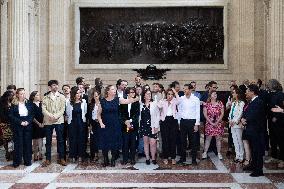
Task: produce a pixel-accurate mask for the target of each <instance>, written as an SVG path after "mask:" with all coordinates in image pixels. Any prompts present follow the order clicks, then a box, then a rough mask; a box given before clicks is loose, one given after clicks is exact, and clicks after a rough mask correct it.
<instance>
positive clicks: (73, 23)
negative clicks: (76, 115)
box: [50, 0, 254, 90]
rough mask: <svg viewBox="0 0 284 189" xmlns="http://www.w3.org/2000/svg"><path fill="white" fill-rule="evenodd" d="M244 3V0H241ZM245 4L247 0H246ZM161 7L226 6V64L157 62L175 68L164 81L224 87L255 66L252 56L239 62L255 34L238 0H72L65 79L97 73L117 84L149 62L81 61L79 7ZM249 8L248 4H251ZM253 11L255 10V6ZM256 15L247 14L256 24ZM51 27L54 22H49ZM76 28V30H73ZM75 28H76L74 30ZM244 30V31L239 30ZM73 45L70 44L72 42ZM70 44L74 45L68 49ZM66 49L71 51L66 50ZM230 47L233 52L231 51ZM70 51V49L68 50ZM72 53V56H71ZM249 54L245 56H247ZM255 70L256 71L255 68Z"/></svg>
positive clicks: (96, 74) (131, 76)
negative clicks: (242, 20)
mask: <svg viewBox="0 0 284 189" xmlns="http://www.w3.org/2000/svg"><path fill="white" fill-rule="evenodd" d="M242 3H244V2H242ZM244 4H245V3H244ZM141 6H142V7H161V6H173V7H176V6H193V7H194V6H211V7H214V6H217V7H223V8H224V9H223V10H224V20H223V22H224V39H225V40H224V46H225V48H224V64H221V65H214V64H213V65H208V64H206V65H202V64H199V65H197V64H191V65H190V66H188V67H187V66H185V65H170V66H172V67H170V66H168V65H165V64H160V65H157V67H158V68H171V69H172V70H171V71H170V72H168V73H167V76H166V77H167V79H166V80H162V81H161V82H162V83H164V84H167V83H169V82H170V81H173V80H179V81H180V82H181V83H182V84H184V83H186V82H188V81H190V80H196V81H197V82H198V83H199V86H200V88H199V90H203V85H204V84H205V83H206V82H208V81H209V80H212V79H214V80H216V81H218V83H219V84H220V88H221V89H222V90H225V89H227V88H228V81H230V80H231V79H237V80H238V81H241V80H243V78H244V77H243V75H241V74H242V72H244V73H245V74H246V73H248V72H249V70H251V69H253V65H254V62H253V58H252V59H249V61H247V64H248V65H249V66H247V67H243V66H240V62H239V59H238V58H237V57H239V56H242V55H240V54H239V53H240V49H241V48H242V46H243V44H246V45H250V46H251V45H252V46H253V38H251V33H253V29H251V28H246V27H243V28H242V26H241V25H240V24H239V22H238V20H239V15H240V14H245V13H244V11H243V10H241V8H240V2H239V1H230V2H229V1H226V0H211V1H160V0H158V1H131V2H128V3H125V2H123V1H115V2H114V1H113V2H108V3H105V2H103V1H95V2H94V1H87V0H77V1H71V2H70V6H68V12H67V13H66V14H67V16H66V19H68V20H69V23H70V25H68V27H67V29H71V32H68V34H67V37H66V40H67V41H66V42H65V43H66V44H68V49H65V52H64V53H65V56H66V55H67V61H66V63H65V66H64V69H65V73H66V77H65V80H64V81H63V82H65V83H69V84H74V78H76V77H77V76H80V75H81V76H83V77H85V78H86V80H87V81H89V82H90V83H93V79H94V78H95V77H100V78H102V79H103V80H104V81H105V82H104V83H105V84H114V83H115V81H116V80H117V79H119V78H125V79H127V80H129V81H132V80H133V78H134V76H135V75H136V72H134V71H132V69H135V68H145V67H146V65H145V64H143V65H141V64H135V65H111V66H110V65H82V64H79V62H78V60H79V59H78V57H79V56H78V55H79V41H80V35H79V34H80V25H79V23H80V20H79V19H80V18H79V15H80V14H79V8H80V7H96V8H97V7H141ZM248 8H249V7H248ZM251 11H252V14H254V12H253V10H251ZM253 19H254V18H250V17H247V18H246V20H247V21H248V23H252V24H253ZM50 27H52V26H50ZM73 28H74V30H73ZM72 30H73V31H74V32H72ZM239 30H241V31H239ZM239 32H243V33H244V34H243V35H245V36H249V37H247V38H250V40H249V41H245V42H243V41H241V40H240V39H239V37H238V33H239ZM69 45H70V46H69ZM69 47H70V48H71V49H69ZM245 49H246V50H245V51H252V52H253V49H252V50H250V49H249V48H245ZM66 50H67V51H68V53H66ZM229 50H230V52H228V51H229ZM69 51H70V52H69ZM68 55H71V56H68ZM246 58H247V55H246V54H245V55H244V56H243V59H246ZM252 73H253V72H252ZM245 77H248V78H249V79H253V78H254V75H253V74H251V75H249V74H246V75H245Z"/></svg>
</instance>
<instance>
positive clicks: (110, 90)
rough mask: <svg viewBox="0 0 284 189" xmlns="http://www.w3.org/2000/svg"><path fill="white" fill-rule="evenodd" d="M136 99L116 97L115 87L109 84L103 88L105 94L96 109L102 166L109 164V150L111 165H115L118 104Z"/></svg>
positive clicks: (118, 137) (117, 142) (118, 131)
mask: <svg viewBox="0 0 284 189" xmlns="http://www.w3.org/2000/svg"><path fill="white" fill-rule="evenodd" d="M138 100H139V98H136V99H133V98H131V99H123V98H118V97H117V95H116V88H115V87H114V86H113V85H109V86H107V87H106V88H105V96H104V98H103V99H101V102H100V104H99V109H98V121H99V123H100V128H99V141H98V144H99V149H101V150H102V152H103V156H104V163H103V166H104V167H105V166H108V165H109V159H108V152H109V151H111V154H112V158H111V166H112V167H114V166H115V159H116V157H117V151H118V150H119V149H121V141H122V136H121V124H120V118H119V105H120V104H130V103H134V102H136V101H138Z"/></svg>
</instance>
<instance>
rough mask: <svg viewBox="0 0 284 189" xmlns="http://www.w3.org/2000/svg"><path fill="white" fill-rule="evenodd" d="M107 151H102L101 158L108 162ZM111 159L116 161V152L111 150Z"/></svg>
mask: <svg viewBox="0 0 284 189" xmlns="http://www.w3.org/2000/svg"><path fill="white" fill-rule="evenodd" d="M108 151H109V150H102V153H103V156H104V158H106V159H107V160H108ZM111 156H112V157H111V159H116V157H117V156H118V155H117V150H111Z"/></svg>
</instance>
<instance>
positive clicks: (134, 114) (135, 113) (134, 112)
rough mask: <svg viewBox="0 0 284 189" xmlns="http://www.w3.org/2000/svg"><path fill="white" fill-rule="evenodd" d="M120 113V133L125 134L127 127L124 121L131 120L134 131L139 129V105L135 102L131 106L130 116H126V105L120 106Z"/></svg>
mask: <svg viewBox="0 0 284 189" xmlns="http://www.w3.org/2000/svg"><path fill="white" fill-rule="evenodd" d="M120 113H121V114H120V115H121V122H122V123H121V125H122V131H123V132H126V129H127V126H126V125H125V121H126V120H130V119H132V124H133V127H134V130H135V131H137V130H138V127H139V116H140V103H139V102H138V101H137V102H134V103H132V104H131V109H130V116H129V114H128V104H122V105H120Z"/></svg>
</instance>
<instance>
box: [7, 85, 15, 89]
mask: <svg viewBox="0 0 284 189" xmlns="http://www.w3.org/2000/svg"><path fill="white" fill-rule="evenodd" d="M11 89H14V90H17V87H16V85H8V86H7V90H11Z"/></svg>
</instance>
